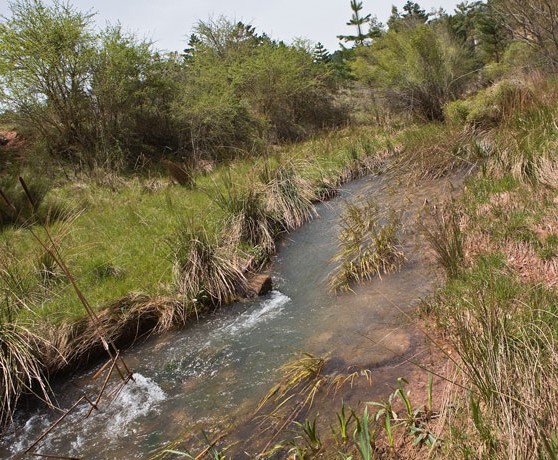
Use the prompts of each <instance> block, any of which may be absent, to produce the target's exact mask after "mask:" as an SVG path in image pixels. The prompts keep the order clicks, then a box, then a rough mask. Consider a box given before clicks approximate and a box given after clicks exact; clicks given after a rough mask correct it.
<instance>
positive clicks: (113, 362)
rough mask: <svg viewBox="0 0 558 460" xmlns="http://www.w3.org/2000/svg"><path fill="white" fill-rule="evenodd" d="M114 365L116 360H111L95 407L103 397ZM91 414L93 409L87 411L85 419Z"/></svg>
mask: <svg viewBox="0 0 558 460" xmlns="http://www.w3.org/2000/svg"><path fill="white" fill-rule="evenodd" d="M117 356H118V355H117ZM108 362H111V361H108ZM107 364H108V363H107ZM115 365H116V359H113V360H112V365H111V366H110V370H109V372H108V374H107V376H106V378H105V381H104V382H103V386H102V387H101V391H100V392H99V395H98V396H97V399H96V400H95V406H97V404H99V402H100V401H101V398H102V397H103V393H104V392H105V389H106V387H107V385H108V382H109V379H110V376H111V375H112V371H113V369H114V366H115ZM92 412H93V408H91V409H89V412H88V413H87V416H86V417H85V418H88V417H89V416H90V415H91V413H92Z"/></svg>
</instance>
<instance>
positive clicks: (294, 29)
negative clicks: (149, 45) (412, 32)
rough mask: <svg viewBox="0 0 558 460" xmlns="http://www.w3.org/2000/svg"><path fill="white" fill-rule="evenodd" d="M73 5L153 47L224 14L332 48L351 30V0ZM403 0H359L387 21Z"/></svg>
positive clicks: (183, 39) (85, 0)
mask: <svg viewBox="0 0 558 460" xmlns="http://www.w3.org/2000/svg"><path fill="white" fill-rule="evenodd" d="M459 1H460V0H421V1H419V2H418V3H419V4H420V5H421V7H422V8H424V9H426V10H427V11H430V10H431V9H432V8H436V9H437V8H439V7H442V8H444V9H445V10H446V11H448V12H453V10H454V8H455V5H456V4H457V3H458V2H459ZM70 3H72V4H73V5H74V6H75V7H76V8H78V9H80V10H82V11H89V10H91V11H92V12H96V13H97V16H96V18H95V19H96V22H97V24H99V25H100V26H104V25H105V24H106V22H110V23H113V24H114V23H116V22H117V21H120V23H121V24H122V26H123V27H124V28H125V29H126V30H129V31H132V32H134V33H136V34H137V35H138V36H140V37H142V38H148V39H151V40H153V41H155V46H156V48H159V49H163V50H169V51H181V50H183V49H184V48H185V47H186V44H187V41H188V37H189V35H190V33H191V31H192V26H193V25H194V23H195V22H196V21H197V20H200V19H208V18H209V17H217V16H219V15H224V16H226V17H228V18H230V19H234V20H242V21H244V22H246V23H249V24H252V25H254V26H256V29H257V31H258V32H266V33H267V34H268V35H270V36H271V37H272V38H275V39H279V40H284V41H286V42H290V41H291V40H292V39H293V38H306V39H309V40H311V41H313V42H322V43H323V44H324V46H325V47H326V48H328V49H329V50H330V51H335V50H336V49H337V48H338V40H337V38H336V36H337V35H340V34H348V33H354V31H352V30H351V28H349V27H347V26H345V23H346V22H347V21H348V20H349V18H350V16H351V9H350V1H349V0H205V1H204V0H73V1H71V2H70ZM404 3H405V0H388V1H378V0H363V6H364V8H363V10H362V12H363V13H365V14H367V13H372V15H376V16H377V17H378V19H379V20H380V21H382V22H383V23H385V21H386V19H387V18H388V17H389V14H390V12H391V5H392V4H395V5H396V6H397V7H398V8H399V9H400V10H401V7H402V6H403V4H404ZM0 14H1V15H9V10H8V0H0Z"/></svg>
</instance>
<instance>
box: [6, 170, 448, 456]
mask: <svg viewBox="0 0 558 460" xmlns="http://www.w3.org/2000/svg"><path fill="white" fill-rule="evenodd" d="M443 190H444V185H442V184H441V183H440V182H436V183H428V184H425V183H423V184H421V185H420V186H417V187H409V186H408V184H407V185H406V186H405V187H403V186H401V184H399V183H398V181H397V180H395V179H389V178H387V177H369V178H365V179H362V180H358V181H355V182H353V183H351V184H348V185H347V186H346V187H344V189H343V190H342V192H341V194H340V195H339V196H338V197H337V198H335V199H333V200H331V201H330V202H329V203H325V204H321V205H319V206H318V212H319V217H318V218H316V219H315V220H313V221H312V222H310V223H309V224H307V225H306V226H304V227H303V228H302V229H301V230H299V231H297V232H294V233H292V234H291V235H288V236H287V237H286V238H285V239H284V240H283V241H282V242H281V243H280V244H279V245H278V255H277V256H276V257H275V259H274V260H273V263H272V265H271V267H270V270H271V273H272V276H273V278H274V283H275V288H274V290H273V291H272V292H271V293H270V294H268V295H266V296H264V297H261V298H258V299H255V300H252V301H249V302H241V303H237V304H235V305H232V306H231V307H227V308H223V309H221V310H219V311H218V312H217V313H215V314H214V315H211V316H210V317H208V318H204V319H202V320H200V321H199V322H198V323H196V324H195V325H193V326H191V327H188V328H187V329H185V330H183V331H179V332H174V333H170V334H166V335H164V336H161V337H156V338H151V339H149V340H148V341H146V342H145V343H143V344H140V345H137V346H135V347H134V348H133V349H131V350H129V351H127V352H126V353H125V356H124V357H125V360H126V362H127V364H128V366H130V367H131V368H132V369H133V370H134V372H135V379H134V381H133V382H130V383H129V384H128V385H126V386H125V387H124V389H123V391H122V392H121V393H120V394H119V395H118V397H117V398H116V399H115V400H114V401H113V402H112V403H111V404H108V403H105V404H104V405H103V406H101V408H100V409H101V410H100V411H98V412H95V413H94V414H93V415H92V416H91V417H89V418H87V419H83V416H84V415H85V414H86V413H87V412H88V411H89V406H88V405H86V404H84V405H83V406H80V407H78V410H77V411H76V412H75V413H74V414H72V415H71V416H69V417H68V419H66V420H65V421H64V423H63V424H62V425H60V427H58V428H57V429H56V430H54V431H53V432H52V434H51V435H49V436H48V437H47V438H46V439H45V440H44V441H43V442H42V443H41V444H40V448H39V452H42V453H45V454H49V455H52V454H56V455H61V456H67V457H70V456H75V457H79V458H84V459H93V458H94V459H123V458H146V457H148V456H149V453H150V452H153V451H154V450H156V449H158V448H160V447H161V446H163V445H165V443H167V442H169V441H172V440H173V439H175V438H177V437H179V436H181V435H182V434H183V433H184V432H186V431H188V430H198V431H199V430H200V429H202V428H204V427H205V428H207V427H211V426H215V425H219V424H221V423H222V422H223V420H224V419H226V418H234V416H235V414H236V415H241V414H246V413H249V412H251V411H253V410H254V407H255V405H256V404H257V402H258V400H259V399H260V398H261V397H262V396H263V395H264V394H265V393H266V391H267V390H268V389H269V388H270V387H271V386H272V385H273V383H274V381H276V380H277V379H278V377H279V375H278V368H279V367H280V366H281V365H282V364H284V363H285V362H287V361H289V360H291V359H292V358H293V354H295V353H296V352H298V351H307V352H310V353H313V354H316V355H323V354H325V353H329V354H330V356H331V358H332V361H333V362H335V363H336V367H337V369H339V370H347V371H348V370H351V369H362V368H366V369H371V370H372V375H373V381H372V384H373V386H374V387H375V388H376V391H377V392H378V393H381V392H382V391H385V386H386V384H388V383H390V384H391V383H392V379H393V377H394V374H393V373H389V372H387V373H385V372H384V373H382V370H383V369H387V368H390V367H393V366H396V365H398V364H401V363H405V362H406V360H407V359H408V358H409V357H410V356H412V354H413V353H414V352H415V350H416V349H417V347H419V345H420V343H419V342H420V339H419V338H418V334H417V333H416V331H415V330H414V329H413V328H412V326H411V324H409V321H408V320H406V319H405V318H406V315H405V312H406V311H409V309H410V308H412V307H413V306H414V305H416V303H417V302H418V301H419V300H420V298H421V297H424V296H425V295H427V294H428V293H429V292H430V290H431V288H432V284H433V281H434V275H433V273H432V272H431V270H430V269H429V268H428V264H427V263H425V262H424V261H423V258H422V257H421V253H422V252H423V251H421V250H420V247H418V245H420V244H421V242H420V238H418V237H417V235H416V228H415V226H414V221H415V219H416V215H417V212H418V210H419V208H420V206H421V205H422V203H423V202H424V200H425V199H426V198H428V199H431V197H432V196H434V197H436V196H437V195H439V194H440V192H441V191H443ZM363 197H372V198H373V199H374V200H375V201H376V202H377V203H378V204H379V205H381V206H388V205H389V206H393V207H397V208H399V209H404V210H405V211H404V217H403V223H404V225H405V231H404V234H405V237H404V246H405V253H406V256H407V259H408V260H407V262H406V263H405V266H404V268H403V269H402V270H401V271H400V272H398V273H394V274H390V275H385V276H383V277H382V279H375V280H373V281H372V282H370V283H367V284H366V285H363V286H359V287H357V288H355V292H354V293H347V294H343V295H337V296H336V295H332V294H330V293H329V292H328V290H327V288H326V283H327V278H328V275H329V273H330V272H331V270H332V268H333V264H332V262H331V258H332V256H333V255H334V253H335V251H336V248H337V240H336V237H337V233H338V231H339V227H338V219H339V215H340V214H341V213H342V211H343V209H344V203H345V202H346V201H359V200H362V199H363ZM405 371H406V369H405V367H400V368H397V371H396V372H401V373H404V372H405ZM93 372H94V370H92V371H90V372H89V373H86V374H85V375H80V376H76V377H75V378H73V379H71V380H70V381H68V382H65V383H64V384H63V385H61V386H60V387H59V388H57V389H56V392H57V394H59V395H61V396H60V404H61V405H62V406H65V407H68V406H70V405H71V404H72V402H73V401H75V400H77V399H78V398H79V396H80V395H81V392H82V391H83V390H84V389H85V390H87V388H88V385H91V383H90V382H91V376H92V375H93ZM388 379H390V380H389V382H388ZM59 416H60V414H59V413H55V412H52V413H51V412H46V411H44V410H38V411H37V412H36V413H34V414H25V415H23V414H21V415H20V419H19V420H18V426H19V427H18V429H17V430H15V432H13V433H8V434H7V435H6V436H5V437H4V440H3V442H2V443H1V444H0V457H1V458H19V455H18V453H19V452H21V451H22V450H24V449H25V448H27V447H28V446H29V445H30V444H31V443H32V442H33V441H34V440H35V439H36V438H37V437H38V436H39V435H40V434H41V433H42V432H43V431H44V430H45V429H46V428H47V427H48V426H49V425H50V424H51V423H52V421H53V420H55V419H56V418H57V417H59Z"/></svg>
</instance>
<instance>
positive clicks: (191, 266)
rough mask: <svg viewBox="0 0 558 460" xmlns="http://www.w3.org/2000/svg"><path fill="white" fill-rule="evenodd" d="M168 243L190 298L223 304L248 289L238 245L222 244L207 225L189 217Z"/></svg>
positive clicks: (180, 286) (179, 282)
mask: <svg viewBox="0 0 558 460" xmlns="http://www.w3.org/2000/svg"><path fill="white" fill-rule="evenodd" d="M167 244H168V245H169V246H170V249H171V253H172V260H173V273H174V280H175V283H176V287H177V289H178V291H179V292H180V293H181V294H182V295H184V296H186V298H187V299H189V300H191V301H194V302H200V303H202V304H203V303H207V302H210V303H217V304H221V303H225V302H230V301H232V300H234V299H236V298H237V297H238V296H239V295H242V294H243V293H245V292H246V289H247V287H246V278H245V277H244V270H243V264H242V260H241V258H240V256H239V254H238V252H237V250H236V248H235V247H234V246H231V245H223V244H219V242H218V241H217V238H216V237H215V236H211V235H210V234H209V233H208V232H207V231H206V230H205V229H204V228H203V227H200V226H199V225H196V224H195V223H193V222H192V221H189V222H188V221H186V220H185V221H183V222H182V223H181V225H180V226H179V228H178V229H177V230H176V232H175V235H174V237H171V238H168V239H167Z"/></svg>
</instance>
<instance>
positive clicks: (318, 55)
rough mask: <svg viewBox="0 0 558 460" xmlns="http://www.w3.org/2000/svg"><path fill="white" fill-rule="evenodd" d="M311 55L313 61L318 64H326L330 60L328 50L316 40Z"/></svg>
mask: <svg viewBox="0 0 558 460" xmlns="http://www.w3.org/2000/svg"><path fill="white" fill-rule="evenodd" d="M313 56H314V62H316V63H318V64H327V63H329V62H331V55H330V54H329V51H328V50H327V49H326V48H325V47H324V45H322V44H321V43H320V42H318V43H317V44H316V46H315V47H314V52H313Z"/></svg>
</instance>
